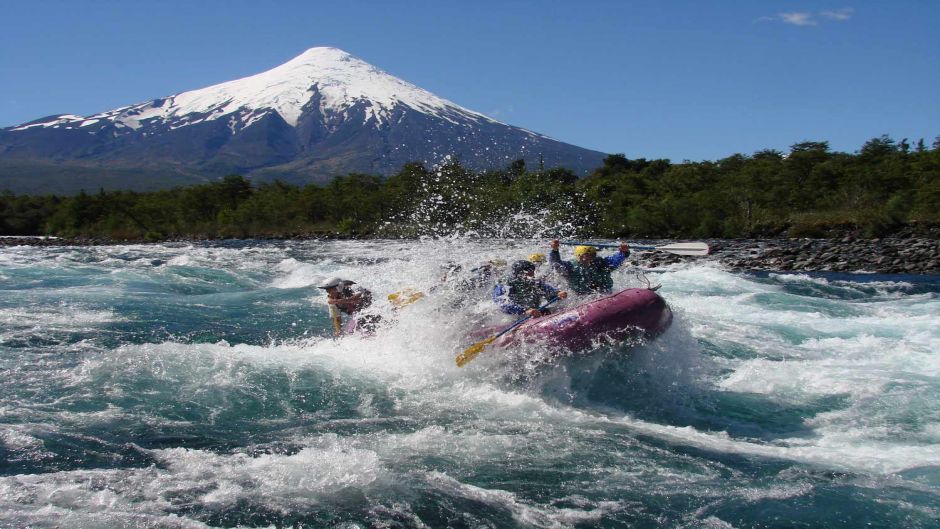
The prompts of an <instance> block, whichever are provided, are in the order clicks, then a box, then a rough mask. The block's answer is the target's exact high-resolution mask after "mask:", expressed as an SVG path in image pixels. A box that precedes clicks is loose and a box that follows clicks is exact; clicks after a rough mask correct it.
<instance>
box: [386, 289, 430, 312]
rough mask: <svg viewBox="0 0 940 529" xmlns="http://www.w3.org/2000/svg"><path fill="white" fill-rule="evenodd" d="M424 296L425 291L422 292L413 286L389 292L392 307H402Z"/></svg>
mask: <svg viewBox="0 0 940 529" xmlns="http://www.w3.org/2000/svg"><path fill="white" fill-rule="evenodd" d="M423 297H424V292H420V291H418V290H415V289H413V288H406V289H404V290H402V291H400V292H393V293H391V294H389V295H388V301H389V302H390V303H391V304H392V307H394V308H396V309H400V308H402V307H404V306H406V305H411V304H412V303H414V302H415V301H418V300H419V299H421V298H423Z"/></svg>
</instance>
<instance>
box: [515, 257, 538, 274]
mask: <svg viewBox="0 0 940 529" xmlns="http://www.w3.org/2000/svg"><path fill="white" fill-rule="evenodd" d="M525 272H535V265H534V264H533V263H532V262H531V261H516V262H514V263H513V264H512V275H514V276H517V275H521V274H523V273H525Z"/></svg>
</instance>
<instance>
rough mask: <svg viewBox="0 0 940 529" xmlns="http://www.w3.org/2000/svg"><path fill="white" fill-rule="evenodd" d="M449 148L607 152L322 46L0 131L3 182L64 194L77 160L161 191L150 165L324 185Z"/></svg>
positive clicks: (580, 156) (185, 174)
mask: <svg viewBox="0 0 940 529" xmlns="http://www.w3.org/2000/svg"><path fill="white" fill-rule="evenodd" d="M448 155H449V156H451V157H457V158H458V159H460V160H461V163H464V164H466V165H467V166H468V167H470V168H473V169H479V170H483V169H491V168H498V167H503V166H505V165H507V164H508V163H509V162H511V161H512V160H515V159H518V158H523V159H525V160H526V161H527V162H528V163H535V162H537V161H544V163H545V164H546V166H547V167H556V166H563V167H566V168H569V169H571V170H573V171H575V172H576V173H578V174H584V173H585V172H586V171H588V170H590V169H593V168H595V167H597V166H599V165H600V163H601V161H602V159H603V157H604V154H603V153H599V152H597V151H591V150H588V149H583V148H581V147H577V146H573V145H569V144H566V143H563V142H560V141H558V140H554V139H552V138H549V137H547V136H544V135H541V134H538V133H535V132H532V131H529V130H526V129H523V128H520V127H514V126H511V125H507V124H504V123H501V122H499V121H497V120H495V119H493V118H490V117H488V116H486V115H484V114H481V113H479V112H475V111H472V110H469V109H467V108H464V107H462V106H460V105H458V104H456V103H453V102H451V101H449V100H446V99H444V98H441V97H438V96H436V95H435V94H433V93H431V92H429V91H427V90H424V89H422V88H419V87H417V86H415V85H413V84H411V83H408V82H406V81H403V80H401V79H399V78H397V77H394V76H392V75H391V74H388V73H387V72H385V71H383V70H381V69H379V68H377V67H375V66H372V65H371V64H369V63H367V62H365V61H362V60H361V59H358V58H356V57H354V56H352V55H350V54H348V53H346V52H344V51H342V50H339V49H337V48H330V47H319V48H311V49H308V50H306V51H305V52H303V53H301V54H300V55H298V56H297V57H295V58H293V59H291V60H290V61H287V62H286V63H284V64H281V65H279V66H276V67H274V68H272V69H270V70H267V71H265V72H261V73H259V74H255V75H252V76H248V77H244V78H241V79H236V80H233V81H227V82H224V83H219V84H215V85H211V86H208V87H205V88H200V89H196V90H190V91H186V92H181V93H179V94H174V95H170V96H166V97H161V98H157V99H153V100H150V101H146V102H143V103H138V104H133V105H127V106H123V107H118V108H115V109H113V110H109V111H106V112H101V113H97V114H92V115H90V116H78V115H74V114H58V115H54V116H48V117H46V118H40V119H38V120H33V121H30V122H27V123H24V124H21V125H17V126H13V127H8V128H5V129H0V189H3V188H5V187H6V188H10V187H15V188H16V189H13V190H14V191H17V189H19V190H20V191H18V192H22V191H23V190H24V189H27V188H29V189H27V190H28V191H30V192H35V191H36V188H41V187H42V186H43V185H44V182H43V181H48V182H46V183H48V184H50V186H51V187H53V188H61V189H60V190H66V189H68V188H69V187H70V185H69V183H70V181H69V177H68V172H69V170H70V169H71V170H74V169H75V168H76V167H84V168H88V167H92V168H95V169H97V170H99V171H101V172H103V173H113V171H112V169H113V168H115V167H120V168H122V169H134V168H138V169H139V170H140V171H141V176H140V178H133V177H122V178H110V179H109V178H104V177H103V178H104V180H106V181H107V182H106V183H107V186H106V188H115V186H121V187H123V188H127V189H143V188H148V189H151V188H154V187H160V183H159V182H156V183H154V182H147V181H146V179H147V178H148V175H153V174H155V173H154V172H153V171H152V170H158V172H163V173H165V172H166V171H168V170H172V171H175V172H177V173H178V174H179V175H180V178H177V179H172V180H173V183H174V184H178V183H179V182H180V181H188V180H192V181H193V183H196V182H200V181H205V180H206V179H213V178H216V177H219V176H223V175H224V174H231V173H240V174H244V175H245V176H248V177H257V178H258V179H260V180H266V179H269V178H271V177H272V176H271V175H278V176H277V178H280V179H283V180H286V181H290V182H293V183H305V182H316V183H324V182H327V181H329V180H331V179H332V178H334V177H336V176H340V175H342V174H348V173H350V172H362V173H370V174H379V175H382V176H388V175H389V174H392V173H394V172H395V171H397V170H398V169H400V167H401V166H402V165H404V164H405V163H408V162H412V161H418V162H422V163H424V164H426V165H429V166H430V165H434V164H435V163H439V162H440V161H442V160H443V159H444V158H445V156H448ZM30 163H35V164H37V165H41V166H43V167H44V168H45V172H44V174H47V175H49V176H46V177H44V178H40V179H39V180H37V181H36V182H34V185H32V186H29V185H27V186H25V187H24V185H22V182H21V181H20V180H16V179H14V178H12V177H10V175H11V174H12V173H13V171H12V170H11V169H10V167H11V166H17V167H21V168H22V167H24V166H28V165H29V164H30ZM56 166H58V167H60V168H61V171H60V172H61V173H62V174H60V175H58V176H56V175H55V173H56V171H55V170H54V169H53V168H54V167H56ZM105 176H106V175H105ZM150 177H152V178H161V177H158V176H150ZM50 179H51V180H50ZM11 182H17V183H16V184H15V185H11ZM83 183H87V182H83ZM5 184H6V185H5ZM71 187H74V186H71ZM118 188H120V187H118ZM72 191H77V189H72Z"/></svg>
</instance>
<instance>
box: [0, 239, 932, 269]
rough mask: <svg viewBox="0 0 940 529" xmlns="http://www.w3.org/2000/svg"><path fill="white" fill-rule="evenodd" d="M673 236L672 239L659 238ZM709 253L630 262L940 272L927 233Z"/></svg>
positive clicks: (737, 243) (725, 242) (717, 246)
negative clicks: (708, 263) (696, 262)
mask: <svg viewBox="0 0 940 529" xmlns="http://www.w3.org/2000/svg"><path fill="white" fill-rule="evenodd" d="M370 239H371V238H362V239H356V238H350V237H324V236H320V237H313V236H311V237H270V238H251V239H196V238H178V239H167V240H163V241H145V240H127V241H117V240H110V239H100V238H55V237H38V236H31V237H18V236H3V237H0V247H10V246H120V245H131V244H173V243H182V244H206V245H213V244H222V243H225V242H233V241H241V242H247V241H268V242H273V241H297V240H303V241H315V240H323V241H327V240H363V241H368V240H370ZM657 240H660V241H672V240H671V239H657ZM706 242H708V244H709V245H710V246H711V254H710V255H709V256H708V257H704V258H703V257H683V256H677V255H672V254H669V253H666V252H634V254H633V255H631V257H630V262H631V263H633V264H635V265H637V266H641V267H645V268H656V267H662V266H667V265H671V264H675V263H681V262H687V261H702V260H704V261H711V262H718V263H721V264H722V265H724V266H727V267H729V268H731V269H733V270H740V271H776V272H847V273H858V272H863V273H864V272H869V273H884V274H929V275H940V240H938V239H935V238H924V237H885V238H880V239H865V238H855V237H852V236H847V237H841V238H833V239H806V238H800V239H797V238H793V239H787V238H769V239H706Z"/></svg>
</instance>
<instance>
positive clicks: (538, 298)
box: [493, 261, 568, 318]
mask: <svg viewBox="0 0 940 529" xmlns="http://www.w3.org/2000/svg"><path fill="white" fill-rule="evenodd" d="M567 296H568V293H567V292H564V291H559V290H558V289H557V288H555V287H553V286H551V285H549V284H548V283H546V282H545V281H542V280H541V279H536V278H535V264H534V263H532V262H531V261H516V262H514V263H513V264H512V272H511V275H510V276H509V278H508V279H507V280H506V281H505V282H501V283H497V284H496V286H495V287H493V301H494V302H496V304H497V305H498V306H499V308H500V310H502V311H503V312H505V313H507V314H527V315H529V316H531V317H533V318H538V317H539V316H543V315H545V314H547V313H548V311H542V310H539V306H540V305H542V300H543V299H545V300H551V299H555V298H558V299H565V298H566V297H567Z"/></svg>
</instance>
